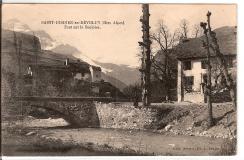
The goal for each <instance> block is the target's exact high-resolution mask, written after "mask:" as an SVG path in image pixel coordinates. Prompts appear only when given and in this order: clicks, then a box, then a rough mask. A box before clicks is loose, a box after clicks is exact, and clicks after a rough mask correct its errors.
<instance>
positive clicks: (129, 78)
mask: <svg viewBox="0 0 244 160" xmlns="http://www.w3.org/2000/svg"><path fill="white" fill-rule="evenodd" d="M95 63H96V64H98V65H100V66H102V67H103V68H106V69H108V70H110V72H108V73H107V75H109V76H111V77H114V78H116V79H119V80H120V81H122V82H124V83H125V84H126V85H130V84H134V83H136V82H140V72H139V69H138V68H132V67H130V66H128V65H117V64H113V63H101V62H98V61H95Z"/></svg>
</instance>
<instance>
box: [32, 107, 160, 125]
mask: <svg viewBox="0 0 244 160" xmlns="http://www.w3.org/2000/svg"><path fill="white" fill-rule="evenodd" d="M28 105H29V106H32V108H33V109H34V108H44V109H46V110H47V111H48V110H49V111H52V112H53V111H56V113H57V114H59V115H60V117H62V118H64V119H65V120H66V121H67V122H69V123H70V124H71V125H74V126H76V127H85V128H86V127H95V128H120V129H151V128H154V126H155V124H157V123H158V122H159V121H160V120H161V119H162V117H161V115H162V112H163V111H162V110H161V109H156V108H136V107H134V106H133V105H132V103H127V102H123V103H101V102H95V103H94V102H47V103H44V102H31V103H30V104H28Z"/></svg>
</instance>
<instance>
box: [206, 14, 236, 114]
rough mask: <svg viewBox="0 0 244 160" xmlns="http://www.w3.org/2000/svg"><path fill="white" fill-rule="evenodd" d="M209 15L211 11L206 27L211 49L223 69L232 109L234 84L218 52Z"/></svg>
mask: <svg viewBox="0 0 244 160" xmlns="http://www.w3.org/2000/svg"><path fill="white" fill-rule="evenodd" d="M210 16H211V12H208V28H209V33H210V37H211V41H212V49H213V51H214V53H215V55H216V57H217V60H218V62H219V64H220V67H221V68H222V69H223V74H224V77H225V80H226V84H227V88H228V89H229V91H230V96H231V99H232V103H233V108H234V110H236V85H235V84H234V82H233V80H232V78H231V77H230V75H229V73H228V68H227V64H226V61H225V59H224V56H223V54H222V53H221V52H220V49H219V45H218V41H217V38H216V33H215V32H213V31H212V30H211V26H210Z"/></svg>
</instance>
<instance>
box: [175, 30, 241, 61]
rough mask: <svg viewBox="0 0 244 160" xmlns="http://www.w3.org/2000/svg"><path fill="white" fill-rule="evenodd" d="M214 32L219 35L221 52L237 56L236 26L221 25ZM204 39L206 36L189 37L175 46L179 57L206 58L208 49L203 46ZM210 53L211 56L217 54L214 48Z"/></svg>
mask: <svg viewBox="0 0 244 160" xmlns="http://www.w3.org/2000/svg"><path fill="white" fill-rule="evenodd" d="M214 32H215V33H216V35H217V40H218V44H219V47H220V51H221V53H222V54H223V55H226V56H231V55H232V56H235V55H236V53H237V46H236V27H234V26H233V27H229V26H228V27H221V28H218V29H216V30H214ZM202 40H205V36H201V37H199V38H191V39H187V41H185V42H182V43H180V44H179V45H177V46H176V48H175V50H176V55H177V58H178V59H192V58H205V57H206V56H207V50H206V49H205V48H204V47H203V43H202ZM210 54H211V56H215V55H214V53H213V51H212V50H210Z"/></svg>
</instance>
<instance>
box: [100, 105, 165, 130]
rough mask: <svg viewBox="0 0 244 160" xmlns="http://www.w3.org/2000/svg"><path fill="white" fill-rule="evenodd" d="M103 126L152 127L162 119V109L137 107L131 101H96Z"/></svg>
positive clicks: (122, 127)
mask: <svg viewBox="0 0 244 160" xmlns="http://www.w3.org/2000/svg"><path fill="white" fill-rule="evenodd" d="M96 110H97V115H98V118H99V122H100V127H101V128H121V129H150V128H153V126H154V124H155V123H156V122H158V120H159V119H160V116H161V114H160V110H158V109H155V108H136V107H134V106H133V105H132V104H131V103H107V104H106V103H96Z"/></svg>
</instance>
